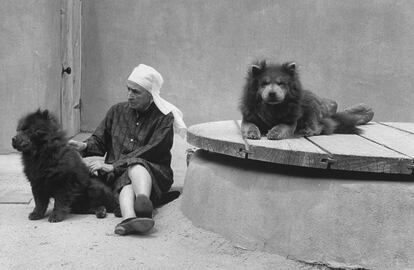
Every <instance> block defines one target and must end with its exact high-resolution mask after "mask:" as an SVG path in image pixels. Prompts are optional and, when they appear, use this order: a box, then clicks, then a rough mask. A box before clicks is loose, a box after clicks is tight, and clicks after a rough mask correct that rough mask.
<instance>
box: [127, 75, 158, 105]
mask: <svg viewBox="0 0 414 270" xmlns="http://www.w3.org/2000/svg"><path fill="white" fill-rule="evenodd" d="M127 89H128V103H129V107H131V108H132V109H135V110H137V111H139V112H143V111H145V110H146V109H147V108H148V106H149V105H150V104H151V101H152V95H151V93H150V92H148V91H147V90H146V89H145V88H144V87H142V86H140V85H139V84H137V83H134V82H131V81H128V80H127Z"/></svg>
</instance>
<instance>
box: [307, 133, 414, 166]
mask: <svg viewBox="0 0 414 270" xmlns="http://www.w3.org/2000/svg"><path fill="white" fill-rule="evenodd" d="M308 139H309V140H311V141H312V142H314V143H315V144H316V145H318V146H319V147H321V148H322V149H324V150H326V151H328V152H329V153H331V156H332V158H333V159H334V160H335V162H334V163H332V164H331V167H330V168H331V169H337V170H348V171H362V172H376V173H395V174H410V173H411V169H410V168H409V167H410V164H411V163H412V162H411V159H410V158H409V157H407V156H406V155H403V154H400V153H397V152H395V151H393V150H391V149H388V148H386V147H384V146H381V145H379V144H377V143H375V142H372V141H370V140H367V139H365V138H363V137H360V136H358V135H351V134H349V135H343V134H333V135H328V136H313V137H309V138H308Z"/></svg>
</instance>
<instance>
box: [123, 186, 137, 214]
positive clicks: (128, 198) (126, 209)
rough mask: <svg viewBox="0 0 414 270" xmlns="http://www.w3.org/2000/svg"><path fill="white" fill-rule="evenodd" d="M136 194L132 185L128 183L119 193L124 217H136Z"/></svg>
mask: <svg viewBox="0 0 414 270" xmlns="http://www.w3.org/2000/svg"><path fill="white" fill-rule="evenodd" d="M134 201H135V194H134V191H133V189H132V185H126V186H124V187H123V188H122V189H121V192H120V193H119V207H120V208H121V213H122V218H123V219H127V218H131V217H136V215H135V211H134Z"/></svg>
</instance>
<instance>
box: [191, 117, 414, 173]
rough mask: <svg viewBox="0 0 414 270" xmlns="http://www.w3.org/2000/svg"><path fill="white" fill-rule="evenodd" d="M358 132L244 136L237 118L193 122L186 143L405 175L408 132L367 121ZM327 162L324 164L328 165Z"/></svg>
mask: <svg viewBox="0 0 414 270" xmlns="http://www.w3.org/2000/svg"><path fill="white" fill-rule="evenodd" d="M361 128H362V129H363V130H364V133H363V135H361V136H359V135H353V134H350V135H343V134H334V135H329V136H313V137H309V138H295V139H285V140H279V141H276V140H268V139H267V138H266V137H262V139H261V140H248V139H246V140H244V139H243V138H242V136H241V132H240V121H233V120H229V121H220V122H210V123H204V124H198V125H194V126H191V127H190V128H189V130H188V135H187V141H188V143H190V144H192V145H194V146H196V147H199V148H202V149H205V150H208V151H212V152H216V153H222V154H226V155H231V156H235V157H240V158H248V159H253V160H261V161H267V162H272V163H278V164H287V165H295V166H302V167H312V168H331V169H337V170H349V171H361V172H376V173H392V174H411V173H412V164H413V156H414V134H411V133H408V132H404V131H401V130H398V129H396V128H392V127H389V126H384V125H381V124H376V123H372V124H369V125H364V126H361ZM328 163H329V165H328Z"/></svg>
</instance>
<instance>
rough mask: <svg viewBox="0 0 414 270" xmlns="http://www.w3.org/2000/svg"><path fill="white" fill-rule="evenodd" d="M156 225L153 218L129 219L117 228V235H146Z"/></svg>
mask: <svg viewBox="0 0 414 270" xmlns="http://www.w3.org/2000/svg"><path fill="white" fill-rule="evenodd" d="M154 224H155V222H154V220H153V219H152V218H146V217H133V218H127V219H125V220H123V221H122V222H121V223H119V224H118V225H116V226H115V233H116V234H119V235H128V234H145V233H147V232H149V231H150V230H151V229H152V228H153V227H154Z"/></svg>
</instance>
